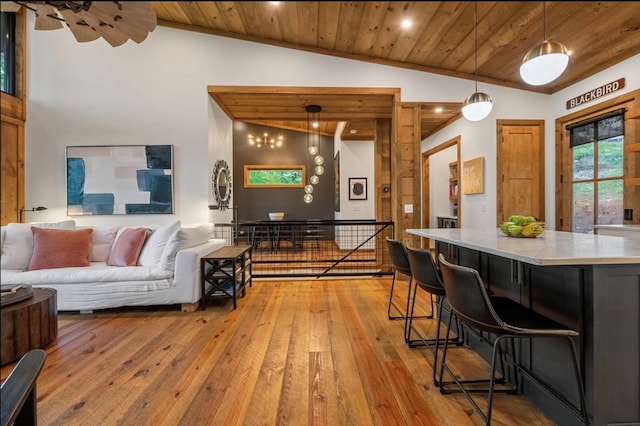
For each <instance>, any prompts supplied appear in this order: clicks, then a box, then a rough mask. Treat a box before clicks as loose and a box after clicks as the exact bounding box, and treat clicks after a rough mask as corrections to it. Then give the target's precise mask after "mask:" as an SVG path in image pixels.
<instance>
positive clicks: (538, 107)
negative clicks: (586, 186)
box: [422, 55, 640, 229]
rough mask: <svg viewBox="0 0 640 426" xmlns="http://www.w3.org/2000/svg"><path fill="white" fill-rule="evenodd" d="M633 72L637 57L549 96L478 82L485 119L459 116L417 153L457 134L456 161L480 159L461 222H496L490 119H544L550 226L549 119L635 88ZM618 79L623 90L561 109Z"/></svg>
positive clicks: (637, 79) (638, 84)
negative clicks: (478, 190) (478, 184)
mask: <svg viewBox="0 0 640 426" xmlns="http://www.w3.org/2000/svg"><path fill="white" fill-rule="evenodd" d="M569 66H571V64H570V65H569ZM638 70H640V55H636V56H634V57H633V58H631V59H628V60H626V61H624V62H621V63H620V64H618V65H616V66H614V67H612V68H610V69H608V70H606V71H603V72H601V73H598V74H597V75H595V76H594V77H592V78H589V79H587V80H585V81H584V82H581V83H578V84H576V85H574V86H571V87H570V88H567V89H565V90H563V91H561V92H558V93H557V94H555V95H553V96H548V95H540V94H532V93H528V92H525V91H522V90H515V89H508V88H504V87H498V86H491V85H486V84H482V83H480V84H479V85H478V90H479V91H481V92H486V93H487V94H489V95H490V96H491V97H492V98H493V110H492V111H491V114H490V115H489V117H487V118H486V119H484V120H482V121H478V122H470V121H467V120H465V119H460V120H458V121H456V122H455V123H453V124H452V125H450V126H447V127H446V128H444V129H442V130H441V131H440V132H438V133H436V134H435V135H433V136H431V137H429V138H427V139H425V140H424V141H422V151H423V152H424V151H426V150H428V149H431V148H433V147H435V146H438V145H439V144H442V143H444V142H446V141H448V140H450V139H452V138H454V137H456V136H458V135H460V138H461V141H460V157H461V158H460V160H461V163H464V162H465V161H467V160H471V159H473V158H476V157H484V173H485V176H484V183H485V190H484V193H483V194H474V195H464V194H461V195H460V196H461V203H460V204H461V207H462V210H461V214H462V217H461V220H462V223H463V226H464V227H483V228H485V227H495V226H496V223H495V221H496V215H497V207H496V205H497V200H496V191H495V189H496V182H497V181H496V179H497V176H496V155H497V151H496V146H497V140H496V137H497V135H496V128H497V124H496V120H498V119H532V120H533V119H535V120H540V119H542V120H545V135H544V136H545V164H546V168H545V222H546V224H547V227H548V228H549V229H553V228H554V227H555V120H556V119H557V118H558V117H561V116H563V115H567V114H568V113H573V112H575V111H579V110H580V109H584V108H586V107H591V106H593V105H596V104H598V103H599V102H602V101H604V100H606V99H609V98H612V97H616V96H620V95H621V94H623V93H627V92H630V91H633V90H637V89H639V88H640V72H638ZM622 77H624V78H626V87H625V88H624V89H623V90H620V91H618V92H615V93H613V94H612V95H609V96H607V97H603V98H600V99H599V100H597V101H594V102H590V103H588V104H586V105H582V106H581V108H575V110H571V111H566V109H565V104H566V101H567V100H569V99H571V98H573V97H575V96H577V95H580V94H582V93H584V92H586V91H588V90H591V89H595V88H597V87H599V86H601V85H603V84H606V83H610V82H612V81H615V80H617V79H619V78H622ZM472 90H473V88H471V89H470V90H469V93H471V91H472Z"/></svg>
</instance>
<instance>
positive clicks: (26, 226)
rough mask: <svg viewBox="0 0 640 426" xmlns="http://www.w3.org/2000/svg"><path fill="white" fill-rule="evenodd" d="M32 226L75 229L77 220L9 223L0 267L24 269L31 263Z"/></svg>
mask: <svg viewBox="0 0 640 426" xmlns="http://www.w3.org/2000/svg"><path fill="white" fill-rule="evenodd" d="M32 226H37V227H38V228H55V229H75V228H76V222H75V221H74V220H63V221H60V222H56V223H45V222H30V223H9V224H8V225H7V229H6V231H5V237H4V243H3V244H2V258H1V259H0V268H2V269H19V270H24V269H25V268H26V267H27V265H29V261H30V260H31V255H32V254H33V233H32V232H31V227H32Z"/></svg>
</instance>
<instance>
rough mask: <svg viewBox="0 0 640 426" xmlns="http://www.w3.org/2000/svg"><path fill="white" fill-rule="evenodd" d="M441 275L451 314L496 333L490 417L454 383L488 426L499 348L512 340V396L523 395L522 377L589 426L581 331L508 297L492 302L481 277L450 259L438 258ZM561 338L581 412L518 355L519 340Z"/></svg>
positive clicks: (491, 297) (459, 382)
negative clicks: (520, 390) (578, 341)
mask: <svg viewBox="0 0 640 426" xmlns="http://www.w3.org/2000/svg"><path fill="white" fill-rule="evenodd" d="M438 260H439V264H440V270H441V271H442V281H443V283H444V287H445V290H446V293H447V300H448V302H449V304H450V305H451V308H452V309H453V311H454V312H455V314H456V317H457V318H458V319H460V320H461V321H462V322H463V323H464V324H466V325H467V326H468V327H471V328H473V329H476V330H478V331H484V332H488V333H492V334H494V335H495V336H496V339H495V340H494V343H493V354H492V358H491V372H490V377H489V389H488V390H486V392H488V394H487V399H488V401H487V410H486V413H485V412H484V411H483V410H482V409H481V408H480V407H479V406H478V404H477V403H476V402H475V401H474V400H473V398H472V397H471V395H470V390H468V389H466V388H465V386H464V382H463V381H461V380H458V379H457V378H456V377H455V375H453V374H452V376H453V378H454V381H455V382H456V384H457V385H458V387H459V388H460V390H461V391H462V392H463V393H464V394H465V396H466V397H467V399H468V400H469V402H470V403H471V404H472V405H473V407H474V408H475V410H476V411H477V412H478V413H479V414H480V415H481V416H482V418H483V419H484V420H485V422H486V424H487V425H489V424H491V408H492V403H493V394H494V391H496V390H495V389H494V383H495V381H496V379H495V364H496V358H497V355H498V352H499V351H500V342H501V341H502V340H505V339H508V340H509V341H510V342H511V345H510V346H511V348H512V351H513V360H514V362H513V365H514V367H515V368H514V369H513V372H514V380H513V382H514V383H513V388H512V389H511V390H509V392H511V393H517V392H518V386H519V384H518V381H519V380H518V372H522V373H523V374H525V375H526V376H527V377H528V378H529V379H531V381H532V382H533V383H535V384H537V385H538V386H540V388H541V389H542V390H544V391H545V392H547V393H548V394H549V395H551V396H552V397H554V398H556V399H557V400H559V401H560V402H561V403H562V404H563V405H565V406H566V407H567V408H568V409H569V410H570V411H571V412H572V413H573V414H574V415H576V417H578V418H579V419H580V420H581V421H582V422H583V423H585V424H588V421H589V420H588V417H587V408H586V407H587V404H586V400H585V392H584V385H583V382H582V376H581V374H580V368H579V365H578V357H577V354H576V348H575V343H574V342H573V338H574V337H577V336H578V335H579V333H578V332H577V331H574V330H571V329H568V328H566V327H564V326H563V325H561V324H559V323H557V322H555V321H553V320H551V319H550V318H547V317H545V316H543V315H540V314H539V313H537V312H534V311H533V310H531V309H528V308H527V307H525V306H523V305H520V304H519V303H517V302H515V301H513V300H511V299H508V298H506V297H497V296H489V294H488V292H487V290H486V289H485V286H484V284H483V282H482V278H481V277H480V274H478V271H476V270H475V269H472V268H467V267H464V266H459V265H455V264H452V263H449V262H447V260H446V259H445V257H444V256H443V255H442V253H440V256H439V257H438ZM449 332H450V327H449V330H447V337H446V338H445V344H444V351H443V354H442V363H441V369H440V377H442V375H443V374H444V369H445V368H446V357H447V346H448V341H449ZM540 337H542V338H550V337H553V338H560V339H564V340H565V341H566V342H567V345H568V346H569V350H570V352H571V360H572V362H573V370H574V374H575V379H576V385H577V387H578V392H579V394H580V406H579V407H576V406H575V405H574V404H572V403H571V402H570V401H568V400H567V399H566V398H564V397H563V396H562V395H561V394H560V393H559V392H558V391H557V390H555V389H554V388H553V387H551V386H550V385H549V384H547V383H545V382H544V381H543V380H542V379H540V378H539V377H537V376H536V375H535V374H534V373H533V372H532V371H530V370H529V369H527V368H526V367H525V366H524V365H522V364H520V363H519V359H518V354H517V352H516V351H515V344H514V340H515V339H522V338H527V339H535V338H540ZM440 392H442V393H446V390H445V387H444V383H443V384H442V385H441V386H440Z"/></svg>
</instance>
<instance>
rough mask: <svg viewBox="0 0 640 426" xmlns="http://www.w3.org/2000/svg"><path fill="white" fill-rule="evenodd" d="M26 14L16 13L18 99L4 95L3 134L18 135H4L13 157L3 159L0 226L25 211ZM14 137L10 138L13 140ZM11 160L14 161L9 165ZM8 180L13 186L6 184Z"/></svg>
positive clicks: (0, 105) (0, 100)
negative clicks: (10, 128) (22, 210)
mask: <svg viewBox="0 0 640 426" xmlns="http://www.w3.org/2000/svg"><path fill="white" fill-rule="evenodd" d="M26 21H27V20H26V12H25V8H21V9H20V11H19V12H17V13H16V69H15V73H16V96H12V95H9V94H7V93H4V92H2V93H0V111H2V113H1V114H0V121H1V126H2V129H3V130H6V129H7V126H9V127H13V128H15V131H13V130H12V131H10V132H6V133H8V135H7V134H5V131H2V152H3V154H7V153H9V152H10V155H8V156H6V155H2V156H1V157H2V158H1V160H2V171H1V174H2V176H3V179H2V180H3V187H2V189H3V190H2V203H0V218H1V219H0V222H1V224H2V225H6V224H7V223H9V222H18V220H19V217H20V210H21V209H23V208H24V202H25V194H24V192H25V189H24V188H25V187H24V144H25V140H24V124H25V120H26V87H27V84H26V82H27V76H26V74H27V73H26V65H25V62H26V55H27V39H26V33H27V31H26V29H27V26H26ZM9 135H10V136H9ZM7 157H8V158H10V159H11V160H10V161H8V159H7ZM5 178H7V180H8V182H9V183H10V185H8V184H7V183H6V182H4V181H5Z"/></svg>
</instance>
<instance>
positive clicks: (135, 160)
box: [66, 145, 173, 216]
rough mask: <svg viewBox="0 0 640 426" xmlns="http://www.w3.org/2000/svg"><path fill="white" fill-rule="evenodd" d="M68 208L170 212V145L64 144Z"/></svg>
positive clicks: (72, 211) (76, 211)
mask: <svg viewBox="0 0 640 426" xmlns="http://www.w3.org/2000/svg"><path fill="white" fill-rule="evenodd" d="M66 151H67V152H66V156H67V214H68V215H69V216H85V215H116V214H173V146H172V145H113V146H68V147H67V149H66Z"/></svg>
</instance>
